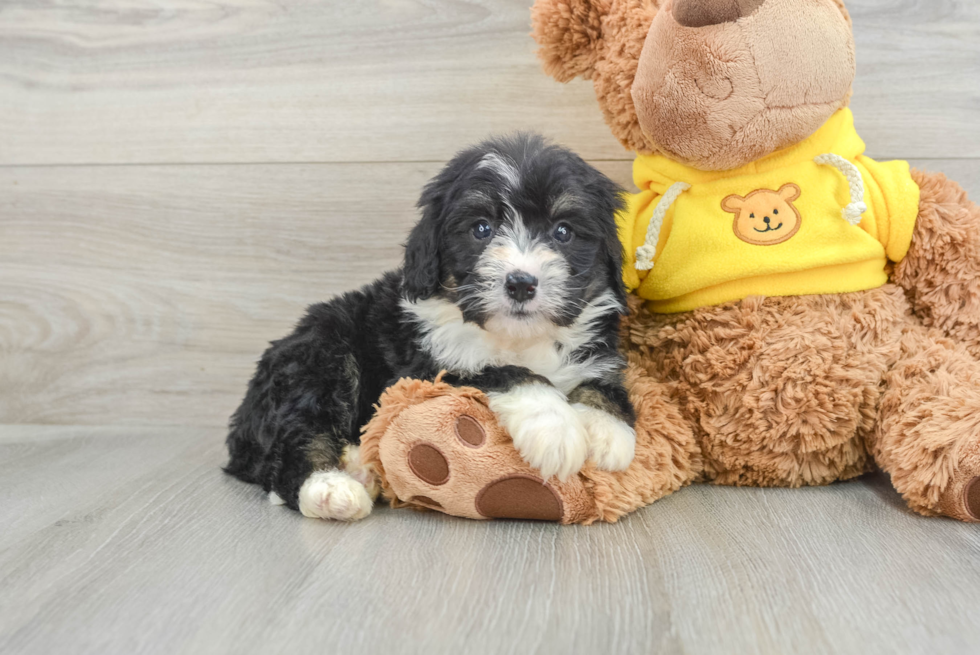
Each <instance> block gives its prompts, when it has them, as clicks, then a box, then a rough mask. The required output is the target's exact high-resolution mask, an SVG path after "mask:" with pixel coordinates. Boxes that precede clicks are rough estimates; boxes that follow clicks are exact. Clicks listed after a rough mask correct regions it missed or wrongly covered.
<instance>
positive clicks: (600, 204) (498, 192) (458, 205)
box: [405, 136, 625, 335]
mask: <svg viewBox="0 0 980 655" xmlns="http://www.w3.org/2000/svg"><path fill="white" fill-rule="evenodd" d="M620 203H621V195H620V190H619V189H618V187H616V185H615V184H613V183H612V182H611V181H610V180H609V179H608V178H606V177H605V176H603V175H602V174H601V173H599V172H598V171H597V170H595V169H594V168H592V167H591V166H589V165H588V164H586V163H585V162H584V161H582V160H581V159H580V158H579V157H578V156H576V155H574V154H573V153H571V152H569V151H567V150H564V149H562V148H558V147H555V146H548V145H546V144H545V143H544V142H543V141H542V140H541V139H540V138H538V137H523V136H522V137H518V138H516V139H510V140H497V141H491V142H488V143H485V144H482V145H481V146H478V147H477V148H474V149H471V150H468V151H466V152H463V153H461V154H460V155H458V156H457V157H456V158H455V159H454V160H453V161H452V162H450V164H449V165H448V166H447V167H446V168H445V169H444V170H443V171H442V173H440V175H439V176H437V177H436V178H435V179H434V180H433V181H432V182H431V183H430V184H429V185H428V186H427V187H426V190H425V192H424V193H423V196H422V200H421V202H420V205H421V206H422V207H423V210H424V211H423V218H422V220H421V221H420V223H419V225H418V226H417V227H416V228H415V230H414V231H413V233H412V236H411V237H410V239H409V243H408V246H407V250H406V266H405V292H406V296H407V297H408V298H409V299H410V300H417V299H422V298H429V297H432V296H436V295H437V296H440V297H443V298H445V299H447V300H449V301H451V302H453V303H455V304H456V305H457V306H458V307H459V308H460V309H461V310H462V312H463V317H464V319H466V320H468V321H472V322H475V323H477V324H479V325H481V326H483V327H486V328H487V329H489V330H491V331H495V332H496V331H502V332H506V333H510V334H514V335H521V334H526V335H530V334H533V333H535V332H538V331H540V330H541V329H543V328H545V327H547V326H548V325H558V326H565V325H569V324H571V323H572V322H573V321H574V320H575V318H576V317H577V316H578V315H579V313H580V312H581V310H582V308H583V307H584V306H585V305H586V304H587V303H588V302H589V301H590V300H593V299H595V298H597V297H598V296H599V295H601V294H602V293H604V292H606V291H612V292H613V293H614V295H615V296H616V297H617V298H618V299H619V300H620V301H621V302H623V303H624V304H625V294H624V290H623V288H622V281H621V272H620V269H621V262H622V258H621V245H620V242H619V239H618V238H617V235H616V226H615V220H614V216H615V212H616V211H617V210H618V209H619V207H620Z"/></svg>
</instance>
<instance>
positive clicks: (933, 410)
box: [869, 325, 980, 522]
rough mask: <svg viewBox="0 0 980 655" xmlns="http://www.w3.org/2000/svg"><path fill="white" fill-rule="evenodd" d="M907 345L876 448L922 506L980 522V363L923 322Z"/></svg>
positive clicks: (894, 373)
mask: <svg viewBox="0 0 980 655" xmlns="http://www.w3.org/2000/svg"><path fill="white" fill-rule="evenodd" d="M901 346H902V349H901V359H900V360H899V362H898V363H897V364H896V365H895V366H894V368H893V369H892V370H891V371H890V372H889V373H888V374H887V375H886V376H885V380H884V382H885V389H886V391H885V393H884V395H883V396H882V399H881V404H880V408H879V416H878V426H877V428H876V430H875V432H874V435H873V436H872V437H871V439H872V443H871V444H869V446H870V450H871V452H872V454H873V455H874V457H875V460H876V461H877V463H878V465H879V466H880V467H881V468H882V469H884V470H885V471H887V472H888V473H889V474H890V475H891V479H892V484H894V485H895V488H896V489H897V490H898V491H899V492H900V493H901V494H902V496H903V497H904V498H905V500H906V501H907V502H908V504H909V506H910V507H911V508H912V509H914V510H915V511H917V512H919V513H921V514H925V515H945V516H950V517H953V518H956V519H959V520H961V521H970V522H980V362H978V361H977V360H976V359H974V358H973V357H972V356H971V355H970V353H968V352H967V351H966V350H965V349H964V348H962V347H961V346H959V345H957V344H956V343H955V342H954V341H952V340H950V339H947V338H945V337H943V336H942V334H941V333H940V332H939V331H938V330H935V329H932V330H930V329H928V328H924V327H922V326H919V325H909V326H908V327H907V328H906V330H905V332H904V335H903V337H902V344H901Z"/></svg>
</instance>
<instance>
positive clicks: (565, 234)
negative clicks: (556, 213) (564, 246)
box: [552, 223, 572, 243]
mask: <svg viewBox="0 0 980 655" xmlns="http://www.w3.org/2000/svg"><path fill="white" fill-rule="evenodd" d="M552 236H554V238H555V241H557V242H558V243H568V242H569V241H571V240H572V228H570V227H569V226H568V225H566V224H565V223H559V224H558V226H557V227H556V228H555V231H554V233H553V235H552Z"/></svg>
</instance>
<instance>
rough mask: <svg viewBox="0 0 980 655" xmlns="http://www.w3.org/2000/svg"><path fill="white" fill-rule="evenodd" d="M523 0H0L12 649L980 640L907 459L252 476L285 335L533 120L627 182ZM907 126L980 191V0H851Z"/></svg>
mask: <svg viewBox="0 0 980 655" xmlns="http://www.w3.org/2000/svg"><path fill="white" fill-rule="evenodd" d="M528 5H529V2H528V1H527V0H506V1H504V0H374V1H371V0H347V1H344V2H340V1H337V0H335V1H332V2H331V1H328V2H300V1H298V0H278V1H276V2H273V1H271V0H268V1H267V0H210V1H208V2H204V1H198V0H186V1H183V2H179V3H176V2H175V3H159V2H150V1H148V0H147V1H143V0H137V1H135V2H133V1H131V0H125V1H124V0H102V1H100V2H95V1H94V0H88V1H86V0H80V1H79V2H75V3H50V2H31V1H29V0H13V1H12V2H4V3H0V653H4V654H6V653H52V652H62V653H176V652H235V653H243V652H246V653H247V652H305V651H314V650H315V651H318V652H327V653H348V652H365V653H375V652H378V653H380V652H428V653H433V652H474V653H477V652H480V653H482V652H487V653H500V652H540V653H551V652H555V653H557V652H599V651H607V652H638V653H650V652H669V653H673V652H685V653H735V652H738V653H743V652H744V653H790V652H791V653H829V652H846V653H863V654H870V653H895V652H914V653H977V652H980V614H978V612H977V607H978V606H980V530H978V529H977V527H976V526H968V525H962V524H958V523H955V522H952V521H947V520H941V519H923V518H920V517H918V516H916V515H913V514H911V513H909V512H908V511H907V510H906V509H905V508H904V506H903V504H902V502H901V499H900V498H899V497H898V496H897V495H896V494H895V493H894V491H892V489H891V487H890V485H889V483H888V480H887V478H885V477H883V476H870V477H868V478H865V479H862V480H859V481H856V482H851V483H847V484H840V485H835V486H831V487H827V488H820V489H803V490H793V491H785V490H760V489H728V488H714V487H712V488H708V487H693V488H689V489H685V490H683V491H682V492H680V493H678V494H676V495H674V496H672V497H670V498H667V499H665V500H663V501H661V502H658V503H656V504H655V505H654V506H652V507H650V508H647V509H645V510H643V511H640V512H638V513H636V514H635V515H633V516H631V517H629V518H627V519H625V520H623V521H622V522H621V523H619V524H617V525H612V526H608V525H604V526H594V527H589V528H582V527H568V528H563V527H560V526H554V525H544V524H533V523H519V522H497V523H479V522H470V521H464V520H457V519H449V518H446V517H443V516H440V515H435V514H417V513H414V512H409V511H393V510H389V509H387V508H379V509H378V510H377V511H376V512H375V514H373V515H372V516H371V517H370V518H369V519H368V520H366V521H364V522H362V523H359V524H356V525H337V524H328V523H324V522H317V521H312V520H308V519H303V518H302V517H300V516H298V515H297V514H295V513H292V512H289V511H287V510H284V509H283V508H279V507H273V506H270V505H269V504H267V503H266V502H264V500H263V499H262V497H261V494H260V493H259V490H257V489H255V488H251V487H247V486H245V485H242V484H239V483H237V482H235V481H233V480H230V479H228V478H227V477H225V476H223V474H222V473H221V472H220V470H219V467H220V465H221V464H222V463H223V452H222V439H223V436H224V435H223V431H222V425H223V423H224V422H225V420H226V418H227V416H228V414H229V413H230V412H231V410H232V409H233V408H234V406H235V403H236V402H237V400H238V399H239V398H240V396H241V394H242V393H243V391H244V387H245V383H246V381H247V378H248V376H249V374H250V369H251V367H252V366H253V363H254V361H255V359H256V357H257V355H258V354H259V352H260V351H261V350H262V348H263V347H264V344H265V342H267V341H268V340H270V339H273V338H276V337H278V336H281V335H282V334H283V333H284V332H285V331H286V330H288V329H289V327H290V325H291V324H292V323H293V322H294V321H295V319H296V318H297V317H298V316H299V314H300V313H301V312H302V310H303V308H304V306H305V305H306V304H308V303H310V302H314V301H317V300H321V299H323V298H325V297H328V296H330V295H331V294H334V293H336V292H338V291H342V290H344V289H347V288H350V287H353V286H355V285H358V284H361V283H364V282H367V281H369V280H370V279H372V278H373V277H375V276H376V275H377V273H378V272H379V271H380V270H381V269H382V268H385V267H389V266H392V265H394V264H395V263H396V262H397V260H398V258H399V254H400V249H399V244H400V243H401V242H402V241H403V239H404V236H405V233H406V231H407V229H408V227H409V226H410V225H411V224H412V222H413V221H414V220H415V211H414V209H413V205H414V201H415V198H416V196H417V194H418V191H419V189H420V187H421V185H422V184H423V183H424V181H425V180H426V179H427V178H428V176H430V175H432V173H433V172H435V171H436V170H437V169H438V167H439V166H440V165H441V163H442V162H444V161H445V160H446V159H447V158H448V157H449V156H451V155H452V153H453V152H454V151H455V150H457V149H458V148H460V147H462V146H463V145H465V144H467V143H468V142H471V141H474V140H476V139H479V138H481V137H483V136H485V135H486V134H488V133H490V132H504V131H511V130H515V129H519V128H533V129H538V130H540V131H543V132H545V133H546V134H548V135H550V136H551V137H553V138H555V139H556V140H558V141H560V142H562V143H565V144H568V145H570V146H572V147H573V148H575V149H577V150H578V151H580V152H581V153H582V154H583V155H584V156H586V157H587V158H589V159H590V160H591V161H593V162H594V163H596V164H597V165H598V166H600V167H601V168H602V169H603V170H605V171H607V172H608V173H609V174H610V175H612V176H613V177H614V178H616V179H617V180H619V181H620V182H622V183H624V184H628V183H629V177H630V176H629V168H630V163H629V155H628V153H625V152H624V151H623V150H622V149H621V148H620V147H619V146H618V144H616V142H615V141H614V140H613V139H612V138H611V137H610V136H609V133H608V130H607V129H606V128H605V126H604V125H603V123H602V120H601V117H600V114H599V111H598V109H597V106H596V103H595V99H594V97H593V94H592V90H591V88H590V85H589V84H588V83H585V82H582V83H575V84H571V85H568V86H561V85H558V84H556V83H554V82H552V81H550V80H549V79H548V78H546V77H545V76H544V75H543V74H542V73H541V72H540V70H539V68H538V64H537V62H536V61H535V58H534V55H533V49H534V46H533V43H532V41H531V39H530V38H529V37H528V31H529V25H528ZM848 6H849V8H850V10H851V14H852V16H853V18H854V23H855V33H856V37H857V41H858V48H859V78H858V82H857V84H856V88H855V97H854V102H853V108H854V110H855V113H856V115H857V122H858V128H859V130H860V131H861V133H862V135H863V136H864V138H865V140H866V141H867V142H868V147H869V154H871V155H872V156H875V157H878V158H882V159H884V158H891V157H900V158H905V159H910V160H912V161H913V163H914V164H915V165H917V166H920V167H923V168H928V169H931V170H941V171H944V172H946V173H948V174H949V175H950V176H951V177H953V178H955V179H957V180H959V181H960V182H961V183H962V184H963V185H964V186H965V187H966V188H967V189H968V190H969V191H970V192H971V193H972V195H973V196H974V197H975V198H980V3H978V2H976V0H850V1H849V2H848Z"/></svg>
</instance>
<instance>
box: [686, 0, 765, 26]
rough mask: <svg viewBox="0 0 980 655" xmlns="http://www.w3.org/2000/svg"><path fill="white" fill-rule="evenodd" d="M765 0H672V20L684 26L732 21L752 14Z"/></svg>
mask: <svg viewBox="0 0 980 655" xmlns="http://www.w3.org/2000/svg"><path fill="white" fill-rule="evenodd" d="M764 2H766V0H674V20H676V21H677V22H678V23H680V24H681V25H683V26H684V27H707V26H708V25H720V24H721V23H733V22H735V21H737V20H738V19H739V18H742V17H743V16H748V15H750V14H752V13H753V12H754V11H755V10H756V9H758V8H759V7H761V6H762V4H763V3H764Z"/></svg>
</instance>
